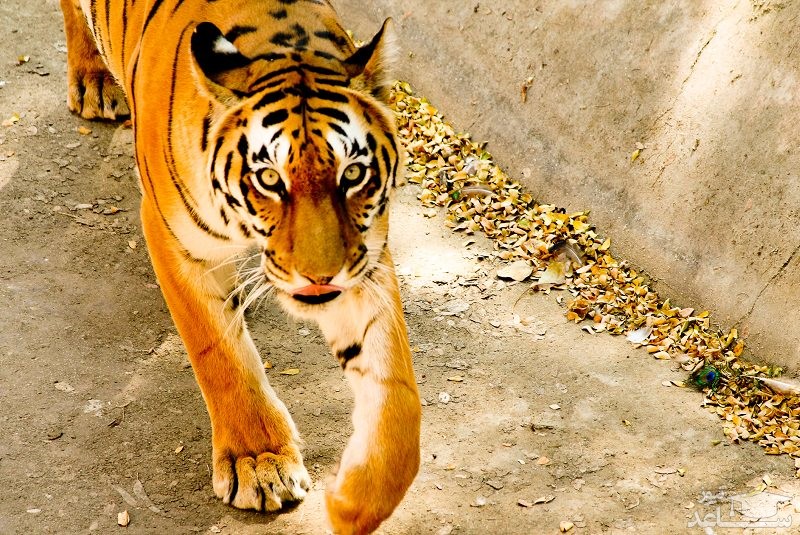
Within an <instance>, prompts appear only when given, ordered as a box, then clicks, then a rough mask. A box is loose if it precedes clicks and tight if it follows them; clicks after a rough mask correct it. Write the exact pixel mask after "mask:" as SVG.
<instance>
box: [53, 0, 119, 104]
mask: <svg viewBox="0 0 800 535" xmlns="http://www.w3.org/2000/svg"><path fill="white" fill-rule="evenodd" d="M61 11H62V12H63V14H64V34H65V35H66V38H67V105H68V106H69V109H70V111H72V112H73V113H76V114H78V115H80V116H81V117H83V118H84V119H108V120H115V119H119V118H121V117H126V116H128V115H130V112H129V110H128V105H127V102H126V100H125V93H124V92H123V90H122V88H121V87H120V86H119V85H118V84H117V82H116V81H115V80H114V77H113V76H112V75H111V73H110V72H109V70H108V68H107V67H106V65H105V63H104V61H103V58H102V57H101V55H100V52H99V51H98V49H97V44H96V43H95V40H94V37H93V36H92V33H91V31H90V30H89V25H88V24H87V22H86V18H85V17H84V15H83V13H82V12H81V8H80V5H79V3H78V0H61Z"/></svg>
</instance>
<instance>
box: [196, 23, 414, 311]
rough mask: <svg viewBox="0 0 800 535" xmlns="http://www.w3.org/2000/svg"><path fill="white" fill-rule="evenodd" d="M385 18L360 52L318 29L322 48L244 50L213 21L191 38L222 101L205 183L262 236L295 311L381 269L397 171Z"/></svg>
mask: <svg viewBox="0 0 800 535" xmlns="http://www.w3.org/2000/svg"><path fill="white" fill-rule="evenodd" d="M388 23H389V21H388V20H387V22H386V23H384V26H383V28H382V29H381V31H380V32H379V33H378V34H377V35H376V36H375V37H374V38H373V39H372V41H371V42H370V43H369V44H367V45H365V46H364V47H361V48H359V49H356V48H355V47H354V46H353V45H352V42H351V41H350V39H349V37H347V36H346V34H343V33H342V34H341V35H339V36H337V35H327V34H325V33H324V32H323V33H322V34H320V32H316V35H323V36H326V37H329V38H328V39H324V40H323V42H322V45H324V46H323V47H322V48H317V49H312V47H313V46H314V44H315V43H314V42H311V43H308V42H303V43H300V44H301V45H302V46H298V44H297V43H283V44H284V45H286V46H283V47H281V48H278V49H276V50H273V51H271V52H267V53H263V52H262V53H260V54H255V55H250V54H247V55H246V53H245V52H243V51H241V50H240V49H239V48H238V47H237V46H236V45H234V43H233V42H232V41H231V40H228V39H226V37H225V36H224V35H223V34H222V32H221V31H220V30H219V29H218V28H217V27H216V26H214V25H213V24H211V23H202V24H200V25H199V26H198V27H197V28H196V29H195V31H194V34H193V37H192V52H193V56H194V60H195V61H194V66H195V71H196V73H197V74H198V79H199V80H200V85H201V86H202V87H203V88H204V90H205V91H207V93H208V94H209V95H210V96H211V97H212V99H213V101H214V102H215V103H216V105H215V107H214V110H215V111H214V112H213V113H212V118H211V119H209V121H210V123H211V124H212V126H211V128H210V133H209V139H208V144H207V146H208V151H209V163H208V171H209V177H208V180H209V182H210V186H211V189H212V190H213V195H214V196H215V202H216V206H217V209H218V210H219V214H220V217H222V218H223V220H224V222H225V224H226V226H227V227H228V228H230V229H233V232H235V233H238V234H239V235H241V237H242V238H243V239H244V240H246V241H250V242H253V241H255V242H256V243H257V244H258V246H259V248H260V250H261V253H262V254H261V265H262V269H263V272H264V274H265V276H266V279H267V281H268V282H269V283H271V284H272V286H273V287H274V288H276V289H277V290H278V294H279V297H281V301H283V302H284V303H285V304H286V303H288V304H289V305H290V306H291V308H292V309H294V310H295V311H299V312H298V313H304V312H309V311H310V309H315V308H316V307H319V306H322V305H324V304H325V303H328V302H330V301H333V300H334V299H336V297H338V296H339V295H340V294H341V293H343V292H346V291H347V290H350V289H352V288H354V287H356V286H358V285H359V284H360V283H361V282H362V281H363V280H364V278H368V277H370V275H371V274H372V273H373V272H374V271H375V270H376V269H379V267H380V263H381V260H382V258H381V257H382V255H383V254H384V249H385V244H386V237H387V233H388V213H387V210H386V209H387V202H388V200H389V194H390V191H391V189H392V187H393V186H394V184H395V181H396V177H397V174H398V172H399V169H398V167H399V151H398V145H397V141H396V137H395V136H396V132H395V126H394V118H393V115H392V113H391V111H390V110H388V108H387V107H386V105H385V100H386V97H387V93H388V83H389V80H388V79H387V77H386V74H385V64H386V60H387V54H388V53H389V49H390V44H389V37H388V35H389V32H388ZM304 33H305V34H306V35H308V32H306V31H304ZM328 34H330V32H328ZM273 40H274V39H273ZM306 41H307V40H306ZM289 45H291V46H289ZM325 46H327V48H325Z"/></svg>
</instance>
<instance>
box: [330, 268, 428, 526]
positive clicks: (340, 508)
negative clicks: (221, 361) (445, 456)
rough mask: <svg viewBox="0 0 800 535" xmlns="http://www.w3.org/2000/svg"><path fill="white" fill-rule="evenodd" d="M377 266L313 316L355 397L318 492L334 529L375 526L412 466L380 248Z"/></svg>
mask: <svg viewBox="0 0 800 535" xmlns="http://www.w3.org/2000/svg"><path fill="white" fill-rule="evenodd" d="M382 264H383V265H382V266H380V269H378V270H376V271H375V272H373V274H372V275H371V279H372V280H371V281H370V284H366V285H363V286H361V287H359V288H356V289H353V290H351V291H349V292H347V293H345V294H344V295H342V296H341V297H340V298H339V299H338V300H340V301H341V302H339V303H336V302H334V303H336V306H332V307H331V308H330V310H329V311H328V312H326V314H325V315H324V316H323V317H322V318H321V319H320V327H321V329H322V331H323V333H324V334H325V337H326V338H327V340H328V342H329V344H330V346H331V350H332V352H333V354H334V355H335V356H336V357H337V358H338V360H339V362H340V364H341V365H342V368H343V369H344V373H345V376H346V377H347V379H348V381H349V383H350V386H351V388H352V389H353V392H354V395H355V408H354V410H353V427H354V432H353V435H352V436H351V437H350V440H349V442H348V444H347V447H346V448H345V450H344V453H343V455H342V459H341V462H340V463H339V469H338V472H337V473H336V475H335V477H334V479H333V480H332V481H331V482H329V484H328V486H327V489H326V497H325V503H326V506H327V511H328V518H329V521H330V523H331V525H332V528H333V530H334V532H335V533H337V534H338V535H350V534H364V533H371V532H372V531H374V530H375V529H377V527H378V526H379V525H380V523H381V522H382V521H383V520H385V519H386V518H388V517H389V515H391V514H392V511H393V510H394V509H395V507H397V505H398V504H399V503H400V501H401V500H402V499H403V496H404V495H405V493H406V490H407V489H408V487H409V486H410V485H411V483H412V481H413V480H414V477H415V476H416V474H417V470H418V469H419V458H420V453H419V435H420V419H421V405H420V400H419V393H418V391H417V385H416V381H415V379H414V370H413V366H412V362H411V351H410V348H409V344H408V335H407V333H406V324H405V320H404V319H403V309H402V304H401V301H400V293H399V290H398V286H397V280H396V278H395V275H394V270H393V267H392V263H391V259H390V257H389V255H388V253H385V254H384V258H383V259H382ZM332 304H333V303H332Z"/></svg>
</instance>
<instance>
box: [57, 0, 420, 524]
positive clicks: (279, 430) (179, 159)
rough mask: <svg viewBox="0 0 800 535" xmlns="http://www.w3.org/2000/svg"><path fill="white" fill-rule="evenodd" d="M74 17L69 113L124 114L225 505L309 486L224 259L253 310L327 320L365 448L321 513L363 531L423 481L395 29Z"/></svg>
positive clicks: (293, 12)
mask: <svg viewBox="0 0 800 535" xmlns="http://www.w3.org/2000/svg"><path fill="white" fill-rule="evenodd" d="M61 5H62V10H63V12H64V23H65V29H66V35H67V46H68V59H67V63H68V66H67V67H68V83H69V92H68V104H69V107H70V109H71V110H72V111H74V112H75V113H78V114H79V115H81V116H82V117H85V118H88V119H93V118H105V119H114V118H118V117H120V116H123V115H125V114H127V113H128V108H127V107H126V105H125V104H126V102H125V100H126V99H127V105H128V107H129V110H130V114H131V118H132V121H133V128H134V131H135V139H136V161H137V165H138V168H139V172H140V176H141V186H142V193H143V197H142V207H141V216H142V226H143V230H144V234H145V238H146V241H147V245H148V250H149V252H150V256H151V259H152V262H153V267H154V269H155V272H156V275H157V277H158V279H159V281H160V284H161V288H162V291H163V294H164V298H165V300H166V302H167V305H168V306H169V309H170V312H171V314H172V317H173V319H174V321H175V325H176V326H177V328H178V331H179V333H180V335H181V338H182V339H183V341H184V344H185V346H186V350H187V352H188V355H189V359H190V361H191V363H192V367H193V369H194V372H195V376H196V378H197V382H198V384H199V386H200V389H201V391H202V393H203V397H204V399H205V402H206V405H207V408H208V413H209V416H210V418H211V425H212V445H213V469H214V473H213V482H214V491H215V493H216V494H217V496H219V497H220V498H221V499H223V500H224V501H225V502H226V503H231V504H232V505H233V506H235V507H239V508H245V509H256V510H270V511H272V510H277V509H280V508H281V507H282V505H283V504H284V503H285V502H287V501H297V500H301V499H302V498H303V497H304V496H305V493H306V490H307V489H308V488H309V484H310V481H309V478H308V474H307V472H306V470H305V468H304V467H303V464H302V456H301V454H300V438H299V434H298V432H297V430H296V429H295V426H294V423H293V422H292V420H291V417H290V416H289V413H288V411H287V410H286V407H285V406H284V405H283V403H282V402H281V401H280V400H279V399H278V398H277V396H276V395H275V393H274V391H273V390H272V388H271V387H270V386H269V383H268V381H267V378H266V375H265V373H264V370H263V367H262V366H261V361H260V358H259V356H258V353H257V351H256V349H255V346H254V345H253V343H252V340H251V339H250V336H249V334H248V332H247V328H246V326H245V325H244V322H243V320H242V318H243V307H245V306H246V305H247V304H249V301H248V300H247V299H245V302H244V303H243V304H242V303H240V302H239V296H240V290H241V286H240V284H241V283H242V281H240V280H239V273H238V272H237V269H236V264H235V263H233V262H231V260H232V259H235V258H236V256H237V255H240V254H242V253H243V252H244V251H245V250H248V248H252V247H255V248H256V249H257V250H258V251H259V255H260V256H261V261H262V266H261V268H260V271H256V272H253V273H251V274H250V277H251V279H250V280H251V281H253V282H255V284H256V285H257V286H256V289H257V293H254V294H250V295H251V296H257V295H259V292H261V291H262V290H263V289H265V288H266V287H267V286H272V287H273V288H274V291H275V293H277V297H278V300H279V302H280V303H281V304H282V305H283V306H284V307H285V308H286V309H287V310H288V311H289V312H290V313H292V314H295V315H298V316H302V317H308V318H312V319H315V320H316V321H318V322H319V323H320V326H321V328H322V331H323V333H324V334H325V337H326V339H327V341H328V343H329V345H330V347H331V350H332V352H333V353H334V355H335V356H336V357H337V358H338V359H339V361H340V362H341V364H342V367H343V369H344V373H345V375H346V376H347V378H348V379H349V381H350V384H351V386H352V388H353V391H354V394H355V409H354V413H353V424H354V433H353V436H352V437H351V439H350V442H349V443H348V446H347V448H346V449H345V451H344V453H343V456H342V460H341V463H340V466H339V469H338V472H337V474H336V476H335V478H334V479H333V480H332V481H331V483H330V484H329V485H328V487H327V489H326V505H327V511H328V516H329V521H330V523H331V525H332V527H333V529H334V531H335V532H336V533H340V534H361V533H370V532H371V531H373V530H374V529H376V528H377V526H378V525H379V524H380V523H381V522H382V521H383V520H384V519H386V518H387V517H388V516H389V515H390V514H391V513H392V511H393V510H394V509H395V507H396V506H397V505H398V504H399V503H400V501H401V500H402V498H403V496H404V495H405V493H406V490H407V489H408V487H409V485H410V484H411V483H412V481H413V479H414V477H415V475H416V473H417V470H418V467H419V428H420V404H419V396H418V393H417V388H416V383H415V380H414V373H413V368H412V364H411V353H410V350H409V347H408V340H407V334H406V326H405V322H404V320H403V312H402V305H401V300H400V294H399V290H398V285H397V281H396V278H395V275H394V270H393V264H392V262H391V256H390V254H389V252H388V250H387V249H386V237H387V234H388V210H387V209H386V208H387V203H388V198H389V196H390V190H391V188H392V187H393V185H394V183H395V181H396V178H397V173H398V172H399V167H400V165H399V159H400V155H399V153H398V150H397V141H396V138H395V132H394V126H393V119H392V115H391V113H390V112H389V111H388V110H387V109H386V107H385V106H384V105H383V104H382V103H381V98H382V97H383V96H384V95H385V89H386V88H385V83H386V72H385V65H386V63H387V57H388V54H389V50H388V49H389V48H390V46H389V44H388V43H389V37H388V35H389V29H388V26H384V28H383V29H382V30H381V32H380V33H379V34H378V35H377V36H376V38H375V39H374V40H373V42H371V43H370V44H368V45H367V46H365V47H364V48H362V49H360V50H357V49H356V48H355V47H354V45H353V43H352V41H351V40H350V38H349V37H348V36H347V35H346V33H345V32H344V31H343V29H342V26H341V25H340V23H339V22H338V18H337V17H336V14H335V13H334V12H333V9H332V8H331V6H330V4H329V3H328V2H327V0H293V1H289V0H263V1H256V0H217V1H215V2H213V3H211V2H204V1H202V2H201V1H189V0H187V1H181V0H151V1H148V2H145V1H137V2H133V1H132V0H61ZM87 20H88V25H87ZM95 43H96V44H95ZM114 81H116V82H117V83H118V84H119V85H117V83H114ZM346 172H347V173H346ZM346 176H347V177H350V178H347V179H346V178H345V177H346ZM245 282H246V281H245ZM254 291H255V290H254ZM320 296H321V297H320Z"/></svg>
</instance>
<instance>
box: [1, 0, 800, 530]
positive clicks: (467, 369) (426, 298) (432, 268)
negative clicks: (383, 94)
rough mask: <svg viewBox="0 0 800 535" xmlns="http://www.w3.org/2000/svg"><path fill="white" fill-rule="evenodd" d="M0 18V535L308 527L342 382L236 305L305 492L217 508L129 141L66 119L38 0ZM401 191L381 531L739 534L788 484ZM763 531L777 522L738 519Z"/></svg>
mask: <svg viewBox="0 0 800 535" xmlns="http://www.w3.org/2000/svg"><path fill="white" fill-rule="evenodd" d="M0 21H1V22H2V24H0V51H2V55H0V81H3V82H5V84H3V86H2V87H0V115H2V117H0V119H2V120H6V119H10V118H11V116H12V115H13V114H15V113H16V114H18V116H19V121H18V122H16V123H15V124H13V125H11V126H2V127H0V213H2V214H3V216H2V223H0V437H2V439H0V482H2V491H0V534H12V533H19V534H23V533H25V534H27V533H83V532H87V531H96V532H101V533H107V532H111V531H117V530H122V529H123V528H120V527H117V514H118V513H119V512H121V511H123V510H127V511H128V512H129V514H130V517H131V523H130V525H129V526H128V527H127V528H126V529H127V531H129V532H132V533H170V534H172V533H176V534H179V533H206V532H212V533H242V534H262V533H270V534H273V533H324V531H325V523H324V515H323V511H322V496H323V489H324V480H325V477H326V475H327V474H329V473H330V471H331V469H332V466H333V465H334V463H335V462H336V460H337V458H338V455H339V454H340V452H341V450H342V447H343V445H344V443H345V441H346V439H347V437H348V432H349V427H350V423H349V410H350V406H351V396H350V393H349V391H348V389H347V386H346V384H345V382H344V381H343V379H342V376H341V373H340V372H339V370H338V369H337V368H338V367H337V364H336V362H335V360H334V359H333V358H332V357H331V356H330V355H329V354H328V353H327V351H326V349H325V347H324V345H323V343H322V340H321V336H320V335H319V333H318V331H317V330H316V328H315V327H314V326H313V325H306V324H303V323H297V322H293V321H291V320H288V319H286V317H285V316H284V315H283V314H282V313H281V312H280V311H279V310H277V308H276V307H275V306H274V305H273V304H271V303H268V304H266V305H265V306H264V307H263V308H262V309H260V310H258V311H254V312H253V313H252V314H251V325H252V329H253V332H254V336H255V338H256V341H257V344H258V346H259V348H260V349H261V351H262V355H263V357H264V359H265V360H269V361H270V362H271V363H272V364H273V366H274V367H273V369H272V370H270V371H269V372H268V373H269V375H270V379H271V381H272V382H273V384H274V385H275V387H276V389H277V391H278V392H279V394H280V395H281V396H282V398H283V399H284V400H285V401H286V402H287V405H288V406H289V408H290V411H291V412H292V413H293V415H294V417H295V420H296V422H297V424H298V427H299V429H300V431H301V432H302V433H303V435H304V437H305V439H306V441H307V448H306V450H305V457H306V463H307V466H308V468H309V471H310V472H311V474H312V477H313V478H314V480H315V484H314V488H313V491H312V492H311V493H310V495H309V497H308V499H307V500H306V501H305V502H304V503H303V504H301V505H299V506H298V507H296V508H295V509H293V510H291V511H288V512H286V513H284V514H281V515H259V514H253V513H247V512H241V511H236V510H234V509H232V508H229V507H227V506H225V505H223V504H221V503H220V502H218V501H217V500H216V499H215V498H214V497H213V492H212V490H211V485H210V473H209V465H208V463H209V459H210V431H209V423H208V419H207V416H206V413H205V408H204V405H203V401H202V399H201V396H200V393H199V390H198V388H197V386H196V384H195V382H194V378H193V376H192V372H191V369H190V368H189V366H188V363H187V361H186V357H185V354H184V352H183V349H182V346H181V344H180V340H179V339H178V337H177V335H176V333H175V330H174V328H173V326H172V323H171V320H170V318H169V315H168V313H167V310H166V307H165V305H164V303H163V301H162V298H161V296H160V293H159V290H158V287H157V285H156V281H155V278H154V276H153V273H152V270H151V268H150V265H149V261H148V258H147V253H146V250H145V246H144V243H143V240H142V236H141V232H140V228H139V223H138V215H137V210H138V200H139V194H138V191H137V187H136V180H135V174H134V170H133V161H132V158H131V147H130V137H131V135H130V131H128V130H125V129H124V128H121V127H118V126H117V125H115V124H96V123H91V124H90V123H86V122H84V121H82V120H80V119H78V118H75V117H73V116H71V115H70V114H69V112H68V111H67V109H66V105H65V96H64V87H65V81H64V72H65V54H64V37H63V32H62V30H61V21H60V14H59V11H58V6H57V2H55V1H54V0H30V1H24V2H23V1H22V0H6V1H4V2H2V3H1V4H0ZM21 55H29V56H30V60H29V61H28V62H27V63H24V64H22V65H19V66H17V65H16V63H17V61H16V60H17V57H18V56H21ZM79 126H83V127H86V128H90V129H91V133H89V134H87V135H82V134H81V133H79V132H78V130H77V128H78V127H79ZM397 201H398V202H397V203H396V204H395V207H394V214H393V233H392V242H393V247H394V250H395V260H396V262H397V263H398V271H399V273H400V276H401V282H402V286H403V295H404V299H405V308H406V314H407V319H408V323H409V330H410V336H411V343H412V346H413V348H414V355H415V362H416V371H417V377H418V381H419V384H420V389H421V394H422V396H423V398H424V400H423V405H424V412H423V418H424V420H423V441H422V442H423V452H422V453H423V463H422V468H421V471H420V474H419V477H418V478H417V480H416V482H415V484H414V485H413V487H412V488H411V490H410V492H409V494H408V496H407V498H406V500H405V501H404V502H403V504H402V506H401V507H400V508H399V509H398V511H397V513H396V514H395V515H394V517H392V518H391V519H390V520H389V521H388V522H386V523H385V525H384V526H383V527H382V528H381V532H382V533H386V534H400V533H420V534H422V533H433V534H442V535H446V534H448V533H463V534H473V533H474V534H485V533H498V534H503V533H509V534H530V533H557V532H558V530H559V524H560V523H561V522H563V521H570V522H572V523H573V524H574V527H573V528H572V532H573V533H617V532H634V533H681V532H702V531H703V529H702V528H700V527H697V526H692V525H691V524H692V522H693V519H694V518H695V515H696V514H697V515H698V516H699V518H701V519H704V518H706V515H707V514H709V513H712V517H713V514H716V512H717V511H718V510H721V513H722V515H723V516H722V520H723V521H724V520H726V519H727V520H730V521H737V522H739V524H737V526H738V527H736V526H735V527H725V526H724V525H723V526H721V525H719V523H714V522H712V523H711V525H709V526H708V527H707V528H706V532H710V533H713V532H720V533H735V532H739V531H742V530H744V531H748V530H752V528H753V527H755V524H752V522H754V521H755V520H756V517H754V516H747V515H743V513H746V512H747V510H740V512H739V513H737V514H736V515H734V517H730V518H729V517H728V516H726V515H730V502H731V500H730V498H729V496H730V495H733V494H741V493H745V492H748V491H750V490H752V489H756V488H757V487H758V485H759V484H761V483H762V482H763V481H764V479H765V477H764V476H765V475H767V478H766V479H767V481H768V483H769V484H770V485H771V486H769V487H768V488H767V489H766V492H762V493H761V494H760V495H759V496H762V497H764V496H766V497H769V496H772V495H775V494H782V495H785V496H788V497H794V496H795V495H798V494H800V484H798V482H797V480H795V479H794V478H793V473H794V470H793V467H792V465H791V464H790V461H789V460H788V459H787V458H783V457H768V456H765V455H763V454H762V452H761V450H760V449H759V448H758V447H756V446H754V445H751V444H744V445H729V444H727V443H726V442H725V440H724V436H723V435H722V433H721V427H720V425H719V423H718V421H717V420H716V417H714V416H712V415H711V414H710V413H708V412H707V411H706V410H704V409H703V408H702V407H701V406H700V404H701V402H702V395H701V394H700V393H698V392H696V391H692V390H689V389H680V388H667V387H664V386H662V382H663V381H665V380H669V379H682V378H683V375H682V373H681V372H678V371H675V370H674V367H673V366H672V365H671V364H670V363H667V362H663V361H655V360H653V359H652V358H650V357H649V356H648V355H646V354H645V353H644V352H643V351H641V350H637V349H635V348H634V347H632V346H631V345H630V344H629V343H627V342H626V341H625V340H624V339H623V338H619V337H618V338H614V337H610V336H607V335H595V336H592V335H590V334H587V333H586V332H584V331H582V330H581V329H580V328H579V327H578V326H575V325H572V324H568V323H567V322H566V320H565V319H564V315H563V309H562V308H561V307H560V305H559V304H558V302H557V300H556V296H555V294H554V295H551V296H526V297H523V298H522V299H520V296H521V295H522V294H523V293H524V290H525V286H523V285H513V284H512V285H508V284H505V283H503V282H501V281H499V280H498V279H497V278H496V276H495V270H496V268H497V264H495V263H494V261H493V260H492V259H491V255H490V252H491V250H490V248H489V247H488V246H487V245H486V244H484V243H482V242H481V240H479V239H478V240H476V243H473V244H470V245H468V246H465V245H464V243H465V236H456V235H452V234H449V233H448V232H447V231H445V230H444V228H443V226H442V224H441V223H442V221H441V219H440V218H432V219H427V218H425V217H423V216H422V212H423V210H422V209H421V208H420V207H419V206H418V205H417V203H416V201H415V192H414V189H413V187H410V186H409V187H406V188H404V189H403V190H401V191H400V192H399V194H398V199H397ZM551 201H553V202H556V203H557V202H558V199H551ZM76 207H77V209H76ZM514 314H517V315H518V316H520V317H522V318H531V320H530V323H529V325H528V327H526V328H524V329H520V328H518V327H516V326H515V325H514ZM526 331H528V332H526ZM286 368H298V369H300V370H301V372H300V373H299V374H298V375H295V376H283V375H280V374H279V371H280V370H283V369H286ZM459 378H460V379H461V380H460V381H459V380H458V379H459ZM454 379H455V380H454ZM704 493H713V495H714V496H716V498H715V500H716V501H714V500H710V499H709V494H705V495H704ZM537 502H542V503H537ZM520 504H522V505H520ZM778 510H779V511H780V514H779V516H781V517H791V516H792V514H793V515H794V517H795V518H794V524H795V526H797V525H800V513H797V512H795V511H794V509H793V508H792V506H783V507H780V508H778ZM760 511H761V516H765V515H766V513H765V512H766V511H769V507H768V506H765V508H762V509H761V510H760ZM750 512H751V513H752V510H751V511H750ZM773 514H774V513H773ZM766 516H769V515H766ZM715 522H716V521H715ZM748 522H750V523H748ZM795 529H796V528H795ZM709 530H710V531H709ZM775 531H777V532H790V528H786V529H783V528H775V527H774V525H773V527H770V528H767V529H764V530H761V529H759V530H758V531H757V532H758V533H771V532H775Z"/></svg>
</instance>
